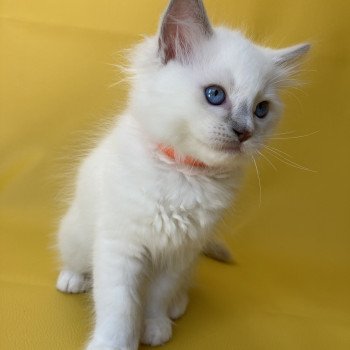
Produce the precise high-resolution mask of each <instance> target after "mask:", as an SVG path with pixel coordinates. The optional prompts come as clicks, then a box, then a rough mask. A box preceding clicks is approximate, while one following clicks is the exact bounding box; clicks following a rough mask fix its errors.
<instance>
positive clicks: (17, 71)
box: [0, 0, 350, 350]
mask: <svg viewBox="0 0 350 350" xmlns="http://www.w3.org/2000/svg"><path fill="white" fill-rule="evenodd" d="M206 5H207V9H208V12H209V16H210V17H211V18H212V19H213V21H214V23H225V24H228V25H231V26H235V27H244V28H246V30H247V32H248V33H249V35H251V37H252V38H254V39H255V40H257V41H259V42H266V43H268V44H270V45H272V46H276V47H277V46H278V47H281V46H287V45H290V44H294V43H297V42H301V41H305V40H309V41H311V42H312V44H313V49H312V53H311V55H310V58H309V60H308V62H307V64H306V65H305V66H304V68H305V69H304V72H303V73H302V80H303V81H304V82H305V83H306V84H305V85H304V86H303V87H302V90H303V91H298V90H291V91H290V93H288V94H286V95H285V98H284V99H285V102H286V105H287V106H286V113H285V117H284V121H283V122H282V124H281V127H280V130H279V132H289V131H294V132H293V133H290V134H286V135H283V136H298V135H305V134H308V133H311V132H314V131H317V130H319V132H318V133H316V134H314V135H311V136H308V137H305V138H294V139H289V140H273V141H271V143H270V144H271V145H273V147H278V148H280V149H282V150H283V151H284V152H287V153H288V154H291V155H292V156H293V160H294V161H296V162H298V163H301V164H303V165H306V166H307V167H309V168H312V169H314V170H316V171H317V172H316V173H311V172H306V171H302V170H298V169H296V168H292V167H289V166H287V165H285V164H282V163H280V162H278V161H277V160H276V159H274V158H272V157H271V156H269V157H270V158H271V161H273V163H274V164H275V165H276V167H277V169H278V170H277V171H274V170H273V169H272V167H271V166H269V164H268V163H267V162H266V161H265V160H263V159H261V160H259V163H258V165H259V168H260V173H261V177H262V179H261V181H262V204H261V206H259V188H258V182H257V179H256V175H255V173H254V171H253V170H254V169H253V167H252V168H251V170H250V172H249V174H248V176H247V180H246V183H245V187H244V190H243V192H242V195H241V198H240V201H239V202H238V203H237V205H236V207H235V209H234V210H232V212H231V214H230V215H227V217H226V218H225V220H224V223H223V224H222V225H221V226H220V230H221V232H224V233H225V234H226V235H227V236H228V241H229V244H230V246H231V247H232V248H233V250H234V252H235V256H236V259H237V261H238V264H237V265H235V266H228V265H223V264H219V263H217V262H214V261H210V260H208V259H204V258H203V259H201V261H200V265H199V268H198V273H197V278H196V283H195V285H194V287H193V289H192V292H191V304H190V307H189V310H188V313H187V314H186V316H185V317H184V318H183V319H182V320H180V321H179V322H177V323H176V326H175V328H174V337H173V339H172V341H171V342H170V343H169V344H167V345H166V346H164V349H169V350H170V349H220V350H221V349H224V350H225V349H236V350H255V349H258V350H265V349H266V350H274V349H276V350H288V349H291V350H292V349H293V350H297V349H298V350H300V349H302V350H304V349H305V350H312V349H317V350H323V349H324V350H343V349H344V350H345V349H350V281H349V279H350V273H349V268H350V220H349V216H350V212H349V196H350V191H349V188H350V186H349V183H350V173H349V170H350V164H349V147H350V141H349V140H350V137H349V132H350V122H349V120H350V113H349V111H350V96H349V88H348V85H349V79H350V76H349V58H350V57H349V47H350V45H349V35H350V33H349V25H348V23H349V14H350V5H349V2H348V1H344V0H332V1H321V0H294V1H287V0H264V1H258V0H250V1H247V0H235V1H229V0H227V1H224V0H220V1H215V0H207V1H206ZM165 6H166V1H165V0H100V1H91V0H61V1H58V0H55V1H54V0H30V1H26V0H2V1H1V3H0V11H1V12H0V16H1V17H0V19H1V22H0V23H1V31H0V70H1V71H0V89H1V90H0V113H1V114H0V118H1V119H0V123H1V124H0V167H1V168H0V169H1V172H0V229H1V244H0V254H1V255H0V257H1V281H0V283H1V289H0V293H1V294H0V307H1V312H0V328H1V329H0V348H1V349H4V350H8V349H9V350H24V349H33V350H38V349H50V350H56V349H65V350H70V349H72V350H74V349H80V348H81V346H82V344H83V343H84V341H85V340H86V339H87V336H88V332H89V329H90V324H91V318H90V315H91V313H90V309H91V304H90V301H89V297H88V296H86V295H79V296H74V295H63V294H60V293H58V292H56V290H55V287H54V286H55V278H56V273H57V271H56V270H57V268H58V265H57V262H56V258H55V253H54V251H53V250H52V249H51V248H50V245H51V244H52V242H53V239H52V237H53V233H54V231H55V225H56V221H57V219H58V215H59V214H58V213H59V211H58V210H57V203H58V202H59V201H60V198H59V197H60V196H59V193H61V187H62V186H63V183H64V182H65V181H64V178H65V177H70V176H68V175H66V174H69V173H70V172H69V168H70V167H71V163H72V162H71V161H70V159H71V158H74V155H76V154H77V153H78V151H77V150H79V149H81V148H83V146H82V145H86V143H88V139H89V136H88V135H90V130H96V128H97V127H98V126H99V124H101V123H103V121H104V120H107V119H108V118H109V117H110V116H112V115H113V114H114V113H115V112H116V111H120V110H122V108H123V106H125V97H126V91H127V87H126V86H125V85H123V84H121V85H116V86H114V87H111V85H112V84H113V83H115V82H116V81H118V80H119V79H120V76H119V73H118V72H116V71H115V68H113V66H112V65H111V64H114V63H118V62H120V61H121V58H120V57H121V56H120V50H121V49H123V48H127V47H130V46H131V45H132V44H133V43H135V42H136V41H137V40H139V38H140V37H139V34H151V33H153V32H154V31H155V30H156V28H157V22H158V18H159V15H160V14H161V12H162V11H163V9H164V8H165ZM266 155H268V154H267V153H266ZM62 179H63V180H62ZM233 233H234V234H233Z"/></svg>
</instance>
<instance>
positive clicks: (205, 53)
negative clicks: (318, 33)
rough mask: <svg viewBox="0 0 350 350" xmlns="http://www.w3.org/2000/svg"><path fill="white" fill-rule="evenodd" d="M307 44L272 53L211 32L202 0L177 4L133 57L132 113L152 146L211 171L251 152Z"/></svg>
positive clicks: (234, 35) (227, 33) (272, 119)
mask: <svg viewBox="0 0 350 350" xmlns="http://www.w3.org/2000/svg"><path fill="white" fill-rule="evenodd" d="M308 48H309V46H308V45H297V46H294V47H291V48H287V49H283V50H272V49H268V48H263V47H260V46H257V45H255V44H254V43H252V42H251V41H249V40H248V39H246V38H245V37H244V36H243V35H242V34H241V33H239V32H237V31H232V30H229V29H226V28H221V27H220V28H215V29H213V28H212V27H211V25H210V23H209V21H208V19H207V16H206V13H205V10H204V7H203V4H202V3H201V2H200V1H194V0H193V1H192V0H191V1H188V0H186V1H185V0H173V1H171V2H170V5H169V7H168V10H167V11H166V13H165V15H164V17H163V20H162V22H161V26H160V30H159V35H158V36H157V37H156V38H150V39H147V40H145V42H144V43H142V44H141V45H139V47H138V48H137V49H136V51H135V56H134V58H133V67H134V72H135V73H134V79H133V80H134V84H133V90H132V96H131V103H130V107H131V109H132V112H133V115H135V116H136V118H138V119H139V121H140V123H141V125H142V126H143V127H144V129H145V131H146V133H148V134H149V135H150V137H151V139H152V140H153V141H154V142H157V143H160V144H163V145H166V146H171V147H173V148H174V149H175V150H176V152H178V153H180V154H183V155H190V156H192V157H194V158H196V159H199V160H201V161H202V162H204V163H206V164H207V165H209V166H225V165H229V164H232V163H234V162H237V161H240V160H244V158H247V157H250V156H251V155H252V154H254V153H255V152H256V151H257V150H258V149H259V148H260V147H261V146H262V144H263V142H264V139H265V138H266V137H267V136H268V135H269V133H271V131H272V130H273V128H274V126H275V125H276V123H277V121H278V119H279V115H280V113H281V102H280V100H279V96H278V91H279V89H280V88H281V86H282V85H284V84H285V83H286V81H287V80H288V76H289V75H290V73H291V71H292V70H293V67H295V62H296V61H297V60H298V58H299V57H301V56H302V55H303V54H304V53H306V52H307V51H308Z"/></svg>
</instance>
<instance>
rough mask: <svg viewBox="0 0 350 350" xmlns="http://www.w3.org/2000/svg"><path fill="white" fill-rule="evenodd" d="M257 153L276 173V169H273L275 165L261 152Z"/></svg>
mask: <svg viewBox="0 0 350 350" xmlns="http://www.w3.org/2000/svg"><path fill="white" fill-rule="evenodd" d="M257 152H258V154H259V155H260V156H261V157H263V158H264V159H265V160H266V161H267V162H268V163H269V164H270V165H271V167H272V168H273V169H274V170H275V171H277V168H276V167H275V165H274V164H273V163H272V162H271V160H270V159H269V158H267V157H266V156H265V155H264V154H263V153H262V152H260V151H257Z"/></svg>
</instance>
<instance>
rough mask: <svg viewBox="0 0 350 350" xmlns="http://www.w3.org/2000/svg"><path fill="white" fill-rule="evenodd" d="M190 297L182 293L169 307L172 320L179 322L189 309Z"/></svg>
mask: <svg viewBox="0 0 350 350" xmlns="http://www.w3.org/2000/svg"><path fill="white" fill-rule="evenodd" d="M187 305H188V296H187V294H186V293H181V294H180V295H179V296H178V297H177V298H176V299H175V300H174V301H173V302H172V304H171V305H170V307H169V311H168V313H169V317H170V318H171V319H172V320H177V319H178V318H180V317H181V316H182V315H183V314H184V313H185V312H186V309H187Z"/></svg>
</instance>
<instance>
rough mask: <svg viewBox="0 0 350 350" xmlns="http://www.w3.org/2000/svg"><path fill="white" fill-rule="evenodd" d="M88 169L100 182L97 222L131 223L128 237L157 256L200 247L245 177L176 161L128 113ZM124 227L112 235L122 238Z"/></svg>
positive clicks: (97, 190) (122, 225)
mask: <svg viewBox="0 0 350 350" xmlns="http://www.w3.org/2000/svg"><path fill="white" fill-rule="evenodd" d="M85 167H86V169H84V170H83V172H82V176H86V177H91V174H92V172H93V171H95V176H96V180H94V183H99V184H100V186H97V187H96V186H94V187H92V190H93V191H94V192H95V194H94V195H92V197H93V198H95V199H96V205H95V215H96V219H97V221H98V218H99V217H100V218H101V219H102V221H103V222H104V224H105V223H106V222H108V223H109V225H110V226H111V227H125V228H126V227H127V232H128V235H129V237H128V239H133V240H135V241H137V242H139V244H142V245H143V246H145V247H146V248H147V249H148V251H150V252H151V254H152V256H153V257H154V258H155V259H157V258H158V257H159V255H162V256H165V255H167V256H169V255H171V254H170V253H171V252H172V253H174V254H177V253H178V252H180V251H182V252H183V251H186V250H187V249H186V248H188V249H191V250H194V251H198V250H200V249H201V248H202V246H203V244H204V243H205V242H206V241H207V239H208V238H209V237H210V234H211V233H212V230H213V225H214V224H215V222H216V221H217V219H218V217H219V215H220V214H221V212H222V210H223V209H225V208H227V207H228V206H229V204H230V202H231V200H232V196H233V195H234V189H235V188H236V187H238V184H239V178H240V175H239V174H240V171H239V169H237V171H236V172H235V173H234V174H232V172H231V173H227V172H220V171H219V170H215V171H214V172H213V171H209V170H207V169H191V168H190V167H189V166H188V165H184V166H179V165H176V164H174V162H173V161H171V160H169V159H166V157H165V156H164V155H162V154H161V153H159V152H158V151H157V148H156V147H155V145H154V144H153V143H152V142H150V141H149V140H148V139H147V137H145V135H144V134H143V131H142V130H141V129H140V127H139V126H138V125H137V123H136V122H135V120H133V119H132V118H131V117H129V116H127V115H126V116H123V117H122V118H121V120H120V122H119V124H118V126H117V128H116V129H115V130H114V131H113V132H112V133H111V134H110V135H109V136H108V137H107V139H106V140H105V141H104V142H103V143H102V144H101V145H100V146H99V148H98V149H97V150H95V152H94V153H93V154H92V155H91V156H90V158H88V160H87V163H86V166H85ZM94 169H95V170H94ZM96 169H99V170H98V171H97V172H96ZM123 231H124V230H118V231H115V230H114V231H113V232H111V234H110V236H111V237H115V238H116V239H118V237H119V236H120V235H122V234H123ZM165 252H167V254H165Z"/></svg>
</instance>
